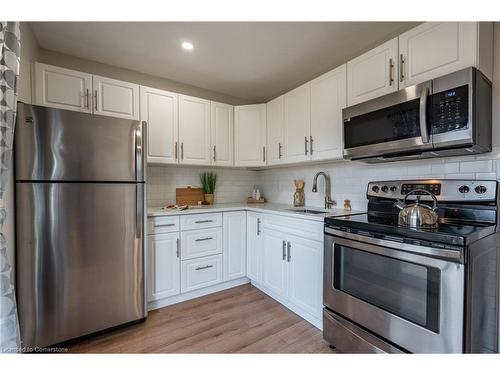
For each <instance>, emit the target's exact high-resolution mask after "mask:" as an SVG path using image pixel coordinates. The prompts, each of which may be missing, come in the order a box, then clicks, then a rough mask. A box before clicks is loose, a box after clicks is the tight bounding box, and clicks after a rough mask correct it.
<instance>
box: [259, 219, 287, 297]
mask: <svg viewBox="0 0 500 375" xmlns="http://www.w3.org/2000/svg"><path fill="white" fill-rule="evenodd" d="M263 238H264V240H263V242H264V251H263V267H262V268H263V275H262V284H263V285H264V286H265V287H266V288H268V289H269V290H271V291H272V292H274V293H276V294H278V295H279V296H281V297H284V298H286V296H287V276H288V275H287V270H288V267H287V261H286V240H285V239H286V236H285V234H283V233H282V232H278V231H275V230H272V229H266V230H265V231H264V236H263Z"/></svg>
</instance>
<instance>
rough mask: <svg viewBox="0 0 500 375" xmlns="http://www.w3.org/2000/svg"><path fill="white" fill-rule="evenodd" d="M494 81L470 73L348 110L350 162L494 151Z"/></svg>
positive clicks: (346, 132)
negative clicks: (492, 82) (492, 141)
mask: <svg viewBox="0 0 500 375" xmlns="http://www.w3.org/2000/svg"><path fill="white" fill-rule="evenodd" d="M491 95H492V93H491V82H490V81H489V80H488V79H487V78H486V77H485V76H484V75H483V74H482V73H481V72H480V71H479V70H477V69H475V68H472V67H471V68H466V69H463V70H460V71H457V72H455V73H451V74H448V75H445V76H442V77H440V78H436V79H433V80H431V81H427V82H423V83H421V84H418V85H415V86H411V87H407V88H405V89H403V90H399V91H397V92H394V93H392V94H388V95H385V96H382V97H380V98H376V99H372V100H369V101H367V102H364V103H361V104H357V105H354V106H351V107H348V108H345V109H344V110H343V119H344V158H345V159H351V160H363V161H366V162H371V163H375V162H384V161H396V160H408V159H419V158H431V157H438V156H456V155H470V154H480V153H484V152H489V151H491V138H492V136H491V132H492V130H491V129H492V128H491V122H492V120H491V111H492V109H491V107H492V96H491Z"/></svg>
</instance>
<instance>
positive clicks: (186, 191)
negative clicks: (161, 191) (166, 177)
mask: <svg viewBox="0 0 500 375" xmlns="http://www.w3.org/2000/svg"><path fill="white" fill-rule="evenodd" d="M204 200H205V194H204V193H203V189H202V188H193V187H190V186H188V187H186V188H177V189H175V203H176V204H177V205H178V206H183V205H186V204H187V205H197V204H198V202H200V201H201V202H203V201H204Z"/></svg>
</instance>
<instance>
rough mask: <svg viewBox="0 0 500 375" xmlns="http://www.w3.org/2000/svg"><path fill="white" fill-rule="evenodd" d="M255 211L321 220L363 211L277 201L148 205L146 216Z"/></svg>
mask: <svg viewBox="0 0 500 375" xmlns="http://www.w3.org/2000/svg"><path fill="white" fill-rule="evenodd" d="M300 209H311V210H318V211H326V212H324V213H321V214H311V213H298V212H294V211H293V210H300ZM241 210H247V211H255V212H264V213H269V214H276V215H283V216H291V217H294V218H298V219H308V220H315V221H321V222H323V221H324V220H325V218H326V217H331V216H344V215H352V214H360V213H363V211H346V210H343V209H338V208H336V209H331V210H324V209H323V208H320V207H307V206H306V207H293V206H292V205H287V204H279V203H264V204H261V203H254V204H247V203H225V204H214V205H211V206H190V207H189V208H188V209H187V210H183V211H180V210H177V209H165V208H162V207H149V208H148V217H154V216H172V215H190V214H200V213H209V212H224V211H241Z"/></svg>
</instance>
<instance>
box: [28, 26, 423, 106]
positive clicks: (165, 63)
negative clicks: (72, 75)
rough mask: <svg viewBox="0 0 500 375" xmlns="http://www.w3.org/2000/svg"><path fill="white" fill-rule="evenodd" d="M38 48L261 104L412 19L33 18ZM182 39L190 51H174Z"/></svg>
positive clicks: (373, 42)
mask: <svg viewBox="0 0 500 375" xmlns="http://www.w3.org/2000/svg"><path fill="white" fill-rule="evenodd" d="M30 25H31V27H32V29H33V32H34V34H35V36H36V37H37V39H38V42H39V44H40V47H41V48H44V49H48V50H53V51H57V52H61V53H65V54H69V55H73V56H77V57H81V58H85V59H89V60H94V61H98V62H101V63H106V64H110V65H114V66H118V67H121V68H127V69H132V70H136V71H139V72H142V73H147V74H151V75H155V76H159V77H164V78H168V79H171V80H174V81H178V82H182V83H185V84H190V85H194V86H197V87H201V88H204V89H208V90H212V91H216V92H219V93H222V94H226V95H231V96H234V97H238V98H242V99H244V100H248V101H252V102H263V101H266V100H267V99H270V98H273V97H275V96H278V95H279V94H282V93H284V92H286V91H288V90H289V89H291V88H293V87H295V86H297V85H298V84H300V83H303V82H306V81H308V80H310V79H312V78H314V77H316V76H318V75H320V74H322V73H324V72H326V71H328V70H330V69H331V68H333V67H335V66H337V65H340V64H342V63H344V62H346V61H347V60H348V59H350V58H352V57H354V56H356V55H358V54H360V53H361V52H364V51H366V50H368V49H369V48H372V47H373V46H375V45H377V44H378V43H380V42H383V41H385V40H387V39H389V38H391V37H394V36H396V35H398V34H399V33H400V32H402V31H406V30H408V29H409V28H411V27H413V26H415V25H416V23H414V22H412V23H410V22H35V23H30ZM182 41H190V42H192V43H193V44H194V50H192V51H185V50H183V49H181V47H180V44H181V42H182Z"/></svg>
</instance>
